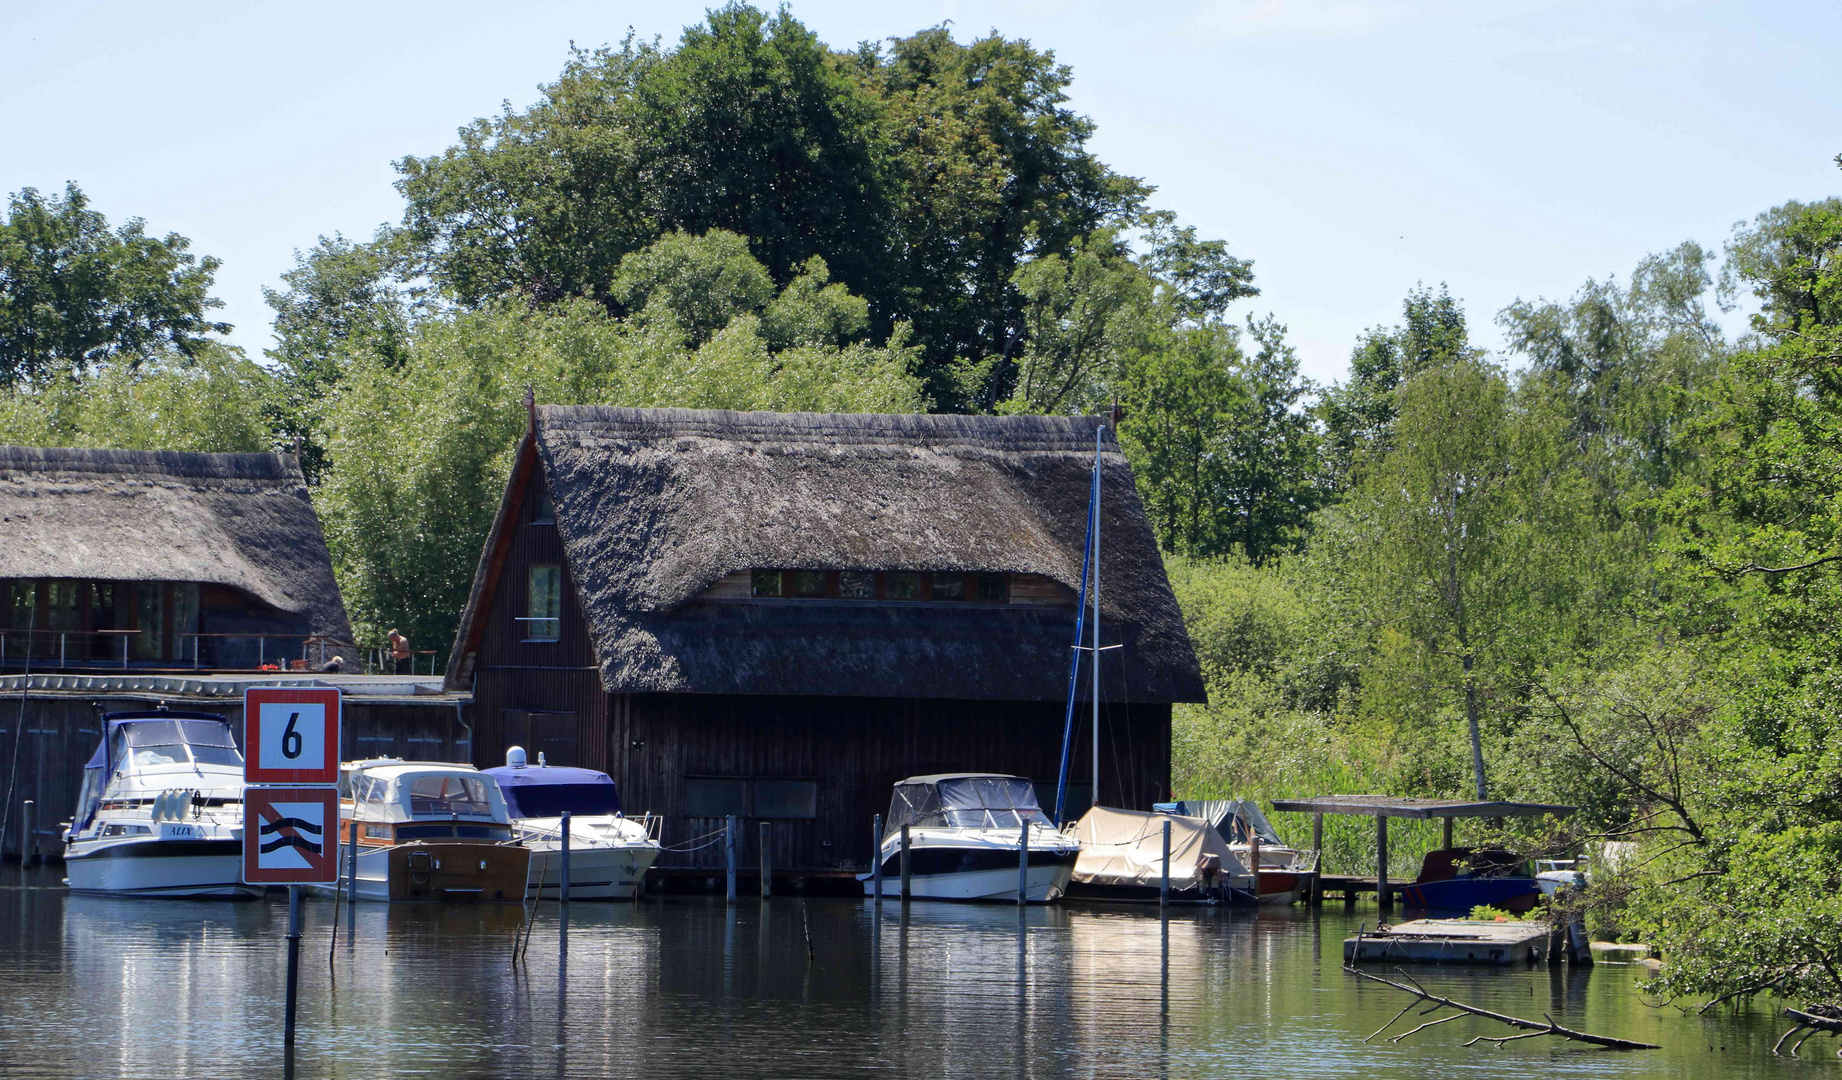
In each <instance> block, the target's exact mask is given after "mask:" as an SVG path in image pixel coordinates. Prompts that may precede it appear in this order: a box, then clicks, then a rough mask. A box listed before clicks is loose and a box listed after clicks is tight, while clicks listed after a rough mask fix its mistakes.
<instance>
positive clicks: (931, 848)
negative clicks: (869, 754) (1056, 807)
mask: <svg viewBox="0 0 1842 1080" xmlns="http://www.w3.org/2000/svg"><path fill="white" fill-rule="evenodd" d="M1026 824H1027V825H1028V827H1029V845H1030V853H1029V869H1028V871H1027V873H1026V875H1025V885H1024V899H1025V900H1026V901H1028V902H1030V903H1035V904H1046V903H1050V902H1052V901H1054V900H1057V899H1059V898H1060V897H1061V895H1062V893H1064V892H1066V891H1067V889H1068V881H1069V878H1070V877H1071V876H1072V875H1073V874H1074V865H1075V859H1076V857H1077V856H1079V855H1080V853H1081V843H1080V841H1078V840H1076V839H1075V838H1074V837H1072V836H1067V835H1064V834H1063V833H1061V832H1059V831H1057V830H1056V828H1055V826H1054V825H1052V824H1050V822H1049V819H1048V817H1047V816H1046V815H1044V814H1043V812H1042V807H1041V806H1039V805H1037V802H1036V790H1035V788H1034V787H1033V786H1032V785H1031V784H1030V782H1029V781H1028V780H1025V779H1024V778H1022V777H1020V776H1008V775H1005V774H1002V773H941V774H937V775H934V776H911V777H909V778H908V779H906V780H904V781H902V782H901V783H899V784H897V785H896V786H895V794H894V796H893V797H892V798H891V799H890V800H889V817H888V820H887V821H886V823H885V824H884V827H883V840H882V845H881V850H880V853H879V854H880V857H881V859H882V865H883V896H884V898H885V899H887V898H893V897H899V896H901V894H902V826H904V825H906V826H908V834H909V841H908V842H909V895H910V896H912V897H915V898H917V899H925V900H1008V901H1011V902H1012V903H1015V902H1016V900H1017V872H1018V864H1019V862H1020V861H1021V860H1020V858H1019V852H1018V845H1019V843H1020V842H1021V840H1022V838H1023V835H1024V826H1025V825H1026ZM859 879H860V880H862V881H863V883H864V894H865V895H866V896H874V895H875V889H876V881H875V878H874V875H872V874H862V875H859Z"/></svg>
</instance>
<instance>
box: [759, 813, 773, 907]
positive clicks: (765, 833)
mask: <svg viewBox="0 0 1842 1080" xmlns="http://www.w3.org/2000/svg"><path fill="white" fill-rule="evenodd" d="M770 830H771V826H769V825H768V823H767V822H765V821H764V822H762V823H761V828H760V829H759V830H758V831H757V835H758V837H759V839H758V840H757V841H756V844H757V845H758V846H759V847H760V848H761V899H763V900H766V899H767V898H768V897H770V896H773V895H774V865H773V861H772V859H770V858H769V852H768V844H769V841H770V840H771V839H772V835H771V831H770Z"/></svg>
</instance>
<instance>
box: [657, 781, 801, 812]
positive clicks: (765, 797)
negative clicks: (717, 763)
mask: <svg viewBox="0 0 1842 1080" xmlns="http://www.w3.org/2000/svg"><path fill="white" fill-rule="evenodd" d="M683 813H684V816H685V817H729V816H731V815H734V816H735V817H752V818H779V819H786V820H802V821H810V820H812V819H814V818H817V817H818V816H819V783H818V781H816V780H789V779H785V778H781V777H746V776H687V777H685V778H684V810H683Z"/></svg>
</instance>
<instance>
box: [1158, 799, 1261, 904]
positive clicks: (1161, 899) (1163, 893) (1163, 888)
mask: <svg viewBox="0 0 1842 1080" xmlns="http://www.w3.org/2000/svg"><path fill="white" fill-rule="evenodd" d="M1254 880H1255V882H1256V884H1255V887H1254V895H1255V896H1256V897H1258V896H1259V895H1260V890H1259V885H1258V881H1259V879H1258V878H1255V879H1254ZM1158 906H1159V907H1161V908H1163V907H1169V906H1170V819H1169V818H1165V819H1164V868H1163V870H1162V871H1161V872H1160V877H1159V880H1158Z"/></svg>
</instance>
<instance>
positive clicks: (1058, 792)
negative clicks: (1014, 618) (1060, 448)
mask: <svg viewBox="0 0 1842 1080" xmlns="http://www.w3.org/2000/svg"><path fill="white" fill-rule="evenodd" d="M1105 431H1106V427H1105V425H1102V426H1100V427H1097V428H1095V429H1094V484H1093V488H1092V489H1091V490H1090V491H1089V492H1088V496H1087V539H1086V540H1085V541H1084V542H1083V544H1082V547H1081V603H1080V607H1079V608H1077V609H1076V611H1075V632H1074V649H1073V651H1072V652H1071V654H1070V655H1071V656H1072V659H1071V660H1070V661H1069V663H1068V712H1067V716H1066V718H1065V719H1064V720H1063V721H1062V768H1061V772H1060V773H1059V774H1058V775H1057V777H1056V782H1055V824H1056V825H1057V826H1058V827H1060V825H1061V824H1062V812H1063V809H1064V807H1065V806H1066V805H1067V798H1068V766H1069V764H1070V757H1071V755H1072V752H1073V749H1074V709H1075V689H1076V687H1077V685H1078V684H1079V682H1080V679H1081V631H1082V627H1083V624H1084V623H1085V622H1086V620H1087V582H1088V569H1089V566H1090V560H1091V558H1092V556H1093V553H1094V528H1095V525H1096V524H1097V519H1098V518H1099V516H1100V436H1101V433H1103V432H1105ZM1094 662H1095V663H1096V664H1097V663H1099V662H1100V655H1099V654H1098V653H1096V654H1094Z"/></svg>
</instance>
